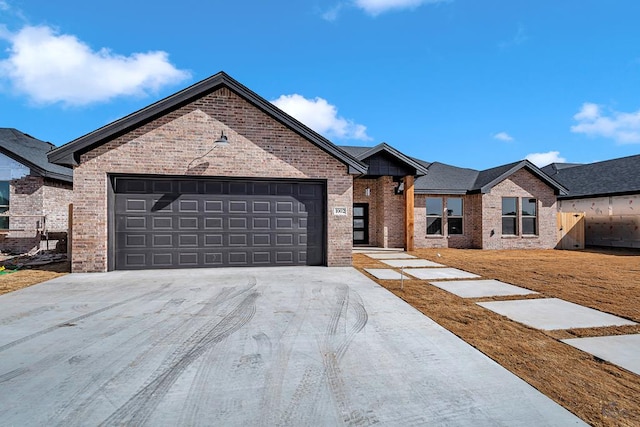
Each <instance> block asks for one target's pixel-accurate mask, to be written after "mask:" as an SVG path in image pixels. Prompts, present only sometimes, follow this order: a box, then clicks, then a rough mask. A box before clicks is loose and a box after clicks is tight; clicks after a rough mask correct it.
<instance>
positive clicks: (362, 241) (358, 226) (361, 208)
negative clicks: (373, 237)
mask: <svg viewBox="0 0 640 427" xmlns="http://www.w3.org/2000/svg"><path fill="white" fill-rule="evenodd" d="M353 243H354V244H356V245H367V244H369V204H367V203H355V204H354V205H353Z"/></svg>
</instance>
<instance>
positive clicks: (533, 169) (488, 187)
mask: <svg viewBox="0 0 640 427" xmlns="http://www.w3.org/2000/svg"><path fill="white" fill-rule="evenodd" d="M523 168H525V169H527V170H529V172H531V173H533V174H534V175H535V176H536V177H537V178H538V179H540V180H541V181H543V182H544V183H545V184H547V185H548V186H549V187H551V188H553V189H554V190H555V193H556V195H565V194H567V193H568V192H569V190H567V189H566V188H565V187H563V186H562V185H561V184H560V183H559V182H557V181H556V180H554V179H552V178H551V177H549V175H547V174H546V173H544V172H542V171H541V170H540V168H538V167H537V166H536V165H534V164H533V163H531V162H530V161H529V160H522V161H521V162H519V163H517V164H516V165H514V166H513V167H512V168H511V169H509V170H508V171H506V172H505V173H503V174H502V175H500V176H499V177H497V178H496V179H494V180H493V181H491V182H489V183H487V184H485V185H483V186H482V187H480V189H479V190H477V191H475V192H480V193H488V192H489V191H491V189H492V188H493V187H494V186H495V185H497V184H499V183H500V182H502V181H504V180H505V179H507V178H508V177H509V176H511V175H512V174H514V173H516V172H517V171H519V170H520V169H523Z"/></svg>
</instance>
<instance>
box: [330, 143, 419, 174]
mask: <svg viewBox="0 0 640 427" xmlns="http://www.w3.org/2000/svg"><path fill="white" fill-rule="evenodd" d="M340 148H342V149H343V150H344V151H346V152H347V153H349V154H351V155H352V156H354V157H355V158H356V159H358V160H360V161H366V159H368V158H370V157H372V156H374V155H376V154H379V153H387V154H389V155H390V156H391V157H393V159H394V160H395V161H397V162H400V163H402V164H404V165H406V166H409V167H410V168H411V169H415V175H418V176H421V175H426V174H427V168H426V167H425V165H424V164H422V163H421V162H420V161H417V160H416V159H414V158H413V157H409V156H407V155H406V154H403V153H402V152H400V151H398V150H397V149H395V148H393V147H392V146H391V145H389V144H387V143H386V142H382V143H380V144H378V145H376V146H375V147H357V146H341V147H340Z"/></svg>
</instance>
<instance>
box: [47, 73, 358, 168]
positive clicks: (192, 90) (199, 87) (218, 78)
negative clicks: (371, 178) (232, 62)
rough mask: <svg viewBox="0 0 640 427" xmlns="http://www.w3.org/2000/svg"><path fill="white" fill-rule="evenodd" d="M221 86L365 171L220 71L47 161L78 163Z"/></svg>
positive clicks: (51, 155)
mask: <svg viewBox="0 0 640 427" xmlns="http://www.w3.org/2000/svg"><path fill="white" fill-rule="evenodd" d="M222 86H225V87H228V88H229V89H230V90H232V91H233V92H235V93H236V94H238V95H239V96H241V97H242V98H245V99H247V100H248V101H249V102H250V103H252V104H253V105H254V106H256V107H257V108H259V109H261V110H262V111H264V112H265V113H267V114H269V115H270V116H272V117H273V118H275V119H276V120H278V121H279V122H281V123H282V124H284V125H285V126H287V127H288V128H289V129H291V130H293V131H294V132H296V133H298V134H299V135H301V136H303V137H304V138H306V139H308V140H310V141H312V142H313V143H314V144H315V145H316V146H318V147H319V148H320V149H322V150H323V151H325V152H326V153H328V154H330V155H332V156H333V157H335V158H337V159H338V160H340V161H341V162H342V163H344V164H345V165H347V166H348V167H349V173H354V174H359V173H365V172H366V170H367V166H366V165H364V164H363V163H362V162H360V161H359V160H358V159H356V158H355V157H353V156H351V155H350V154H349V153H347V152H346V151H344V150H342V149H340V148H338V147H337V146H335V145H334V144H333V143H331V142H330V141H329V140H328V139H326V138H324V137H323V136H321V135H320V134H318V133H316V132H314V131H313V130H311V129H310V128H308V127H307V126H306V125H304V124H302V123H301V122H299V121H298V120H296V119H294V118H293V117H291V116H290V115H288V114H286V113H285V112H284V111H282V110H280V109H279V108H278V107H276V106H275V105H273V104H271V103H270V102H268V101H267V100H265V99H264V98H262V97H260V96H259V95H257V94H256V93H254V92H253V91H251V90H250V89H248V88H247V87H245V86H244V85H242V84H241V83H239V82H237V81H236V80H234V79H233V78H231V77H230V76H229V75H227V74H226V73H224V72H222V71H221V72H219V73H217V74H215V75H213V76H211V77H209V78H207V79H204V80H202V81H200V82H197V83H195V84H193V85H191V86H189V87H187V88H186V89H183V90H181V91H180V92H177V93H175V94H173V95H170V96H169V97H167V98H164V99H161V100H159V101H157V102H155V103H153V104H151V105H149V106H147V107H145V108H143V109H141V110H138V111H136V112H134V113H131V114H129V115H128V116H126V117H123V118H122V119H120V120H117V121H115V122H113V123H110V124H108V125H106V126H103V127H101V128H99V129H97V130H95V131H93V132H91V133H88V134H86V135H84V136H81V137H80V138H77V139H75V140H73V141H71V142H68V143H67V144H65V145H63V146H61V147H58V148H56V149H55V150H53V151H51V152H50V153H49V154H48V158H49V161H50V162H52V163H57V164H62V165H68V166H77V165H78V161H79V154H81V153H83V152H86V151H88V150H90V149H91V148H92V147H94V146H97V145H99V144H100V143H101V142H102V141H104V140H105V139H107V138H112V137H114V136H116V135H119V134H122V133H125V132H127V131H129V130H131V129H133V128H135V127H138V126H140V125H141V124H144V123H147V122H149V121H151V120H153V119H155V118H157V117H160V116H162V115H163V114H165V113H166V112H167V111H169V110H173V109H175V108H179V107H180V106H182V105H185V104H188V103H189V102H191V101H193V100H194V99H196V98H198V97H201V96H203V95H205V94H208V93H211V92H213V91H214V90H216V89H218V88H219V87H222ZM352 171H353V172H352Z"/></svg>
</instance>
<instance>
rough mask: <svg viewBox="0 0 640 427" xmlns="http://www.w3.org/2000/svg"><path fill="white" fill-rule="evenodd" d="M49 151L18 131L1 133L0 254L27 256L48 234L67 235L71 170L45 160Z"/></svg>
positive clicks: (47, 146)
mask: <svg viewBox="0 0 640 427" xmlns="http://www.w3.org/2000/svg"><path fill="white" fill-rule="evenodd" d="M53 148H55V147H54V145H52V144H50V143H48V142H44V141H40V140H39V139H35V138H33V137H31V136H29V135H27V134H25V133H22V132H20V131H19V130H16V129H9V128H0V250H1V251H2V252H26V251H29V250H31V249H33V248H36V247H38V246H39V245H40V241H41V239H43V238H46V237H48V236H49V234H50V233H56V234H58V233H66V231H67V228H68V212H69V203H71V199H72V197H73V191H72V182H73V171H72V170H71V169H70V168H68V167H65V166H60V165H56V164H53V163H50V162H49V161H48V159H47V154H48V152H49V151H51V150H52V149H53ZM56 237H60V236H56Z"/></svg>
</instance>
